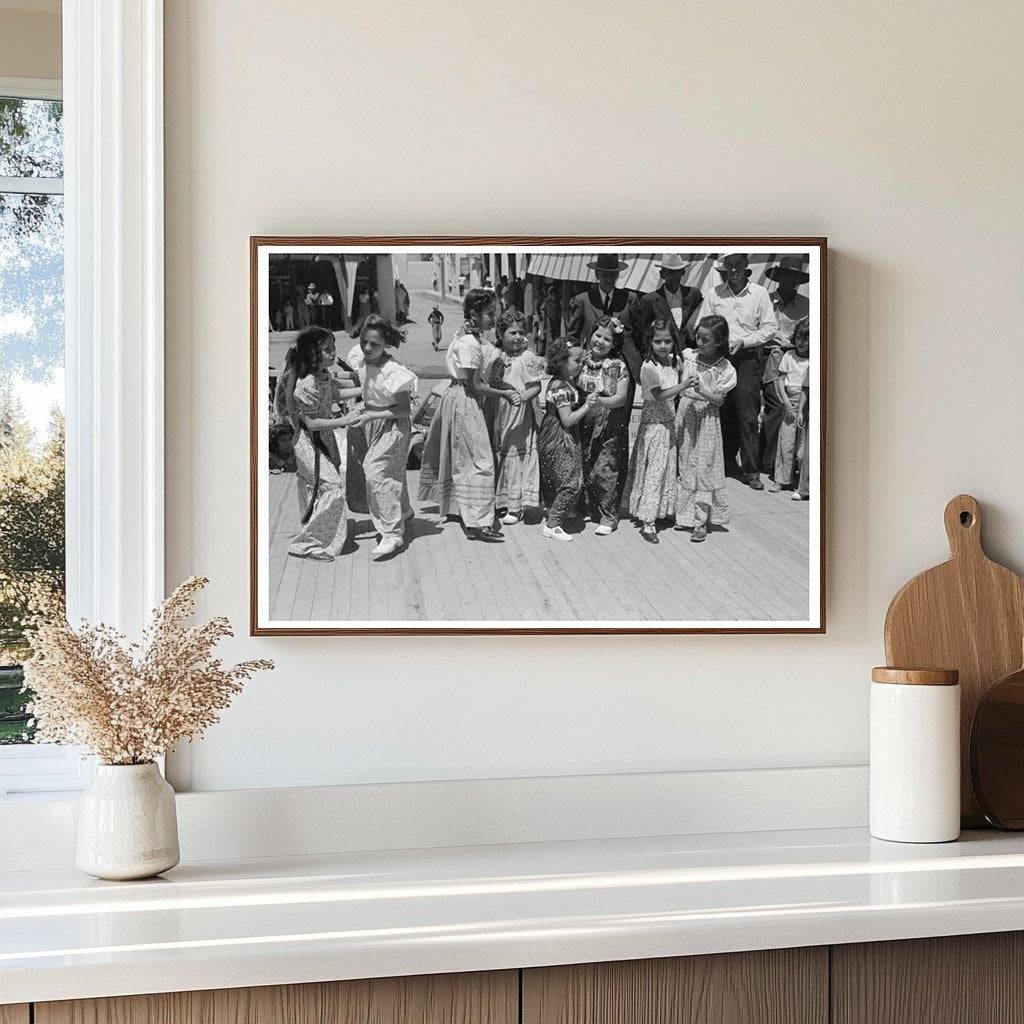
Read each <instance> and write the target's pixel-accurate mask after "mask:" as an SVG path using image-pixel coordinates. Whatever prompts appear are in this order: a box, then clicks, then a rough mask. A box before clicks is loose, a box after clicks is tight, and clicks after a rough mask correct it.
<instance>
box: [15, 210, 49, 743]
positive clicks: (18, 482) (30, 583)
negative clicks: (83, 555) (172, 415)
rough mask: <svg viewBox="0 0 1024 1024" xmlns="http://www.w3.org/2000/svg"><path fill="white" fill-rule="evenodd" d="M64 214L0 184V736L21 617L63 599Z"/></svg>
mask: <svg viewBox="0 0 1024 1024" xmlns="http://www.w3.org/2000/svg"><path fill="white" fill-rule="evenodd" d="M63 214H64V198H63V196H60V195H20V194H12V193H2V192H0V743H18V742H22V741H23V740H24V739H25V738H26V730H27V716H26V715H25V713H24V702H25V699H26V698H25V696H24V695H23V694H21V693H20V684H21V671H20V669H19V668H18V667H17V666H18V665H19V663H20V662H21V661H23V660H24V659H25V658H26V657H27V656H28V654H29V653H30V652H29V650H28V647H27V644H26V641H25V634H24V624H25V620H26V618H27V617H28V616H31V615H32V614H34V613H37V612H40V611H45V610H49V609H54V608H57V609H62V607H63V597H64V418H63V411H64V325H63V320H64V225H63V219H64V217H63Z"/></svg>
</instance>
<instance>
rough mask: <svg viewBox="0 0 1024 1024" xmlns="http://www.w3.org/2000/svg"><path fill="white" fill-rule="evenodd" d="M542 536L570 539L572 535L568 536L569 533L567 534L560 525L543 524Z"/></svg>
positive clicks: (553, 538) (554, 538) (552, 538)
mask: <svg viewBox="0 0 1024 1024" xmlns="http://www.w3.org/2000/svg"><path fill="white" fill-rule="evenodd" d="M544 536H545V537H547V539H548V540H572V537H570V536H569V534H567V533H566V532H565V530H563V529H562V528H561V527H560V526H545V527H544Z"/></svg>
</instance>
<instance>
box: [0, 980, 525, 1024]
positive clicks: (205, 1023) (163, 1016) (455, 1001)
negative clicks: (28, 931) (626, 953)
mask: <svg viewBox="0 0 1024 1024" xmlns="http://www.w3.org/2000/svg"><path fill="white" fill-rule="evenodd" d="M518 997H519V993H518V977H517V973H516V972H515V971H494V972H488V973H475V974H443V975H425V976H423V977H414V978H374V979H371V980H368V981H338V982H329V983H324V984H315V985H275V986H270V987H267V988H239V989H221V990H217V991H210V992H173V993H166V994H163V995H151V996H121V997H118V998H114V999H84V1000H79V1001H68V1002H57V1003H38V1004H36V1013H35V1024H516V1021H517V1020H518ZM3 1024H6V1022H3ZM18 1024H21V1022H20V1021H19V1022H18Z"/></svg>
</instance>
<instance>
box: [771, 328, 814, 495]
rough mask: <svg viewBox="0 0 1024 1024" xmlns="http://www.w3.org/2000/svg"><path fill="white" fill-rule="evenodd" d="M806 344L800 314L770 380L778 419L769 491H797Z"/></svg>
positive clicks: (808, 339)
mask: <svg viewBox="0 0 1024 1024" xmlns="http://www.w3.org/2000/svg"><path fill="white" fill-rule="evenodd" d="M810 343H811V337H810V328H809V321H808V319H807V317H802V318H801V319H800V320H798V321H797V322H796V326H795V327H794V328H793V347H792V349H789V350H788V351H786V352H785V353H784V354H783V356H782V360H781V361H780V363H779V375H778V377H776V378H775V380H774V381H773V386H774V387H775V394H776V396H777V397H778V400H779V405H780V406H781V407H782V422H781V424H780V425H779V440H778V444H777V446H776V449H775V471H774V472H773V473H772V479H771V480H770V481H769V483H768V490H770V491H779V490H781V489H782V488H783V487H793V488H794V490H797V491H798V490H799V486H800V484H799V478H800V451H799V442H800V439H801V426H802V420H803V413H804V403H803V394H804V380H805V379H806V377H807V367H808V365H809V360H808V356H809V353H810Z"/></svg>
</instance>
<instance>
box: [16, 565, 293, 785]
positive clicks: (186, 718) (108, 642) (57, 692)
mask: <svg viewBox="0 0 1024 1024" xmlns="http://www.w3.org/2000/svg"><path fill="white" fill-rule="evenodd" d="M208 582H209V580H207V579H203V578H200V577H195V576H193V577H192V578H191V579H188V580H186V581H185V582H184V583H182V584H181V586H179V587H178V589H177V590H175V591H174V593H173V594H171V596H170V597H169V598H167V600H166V601H164V602H163V604H162V605H161V606H160V607H159V608H157V609H156V610H155V611H154V612H153V618H152V620H151V622H150V624H149V626H148V627H147V628H146V629H145V630H144V631H143V634H142V640H141V642H139V643H134V644H128V643H127V641H126V638H125V637H124V635H123V634H122V633H119V632H118V631H117V630H115V629H111V628H110V627H108V626H104V625H102V624H101V625H99V626H93V625H90V624H88V623H85V622H83V623H82V625H81V626H80V627H79V628H78V629H77V630H75V629H72V627H71V626H70V625H69V624H68V623H67V622H66V621H65V620H63V619H58V620H51V621H44V622H41V623H40V624H38V625H36V626H35V627H34V629H33V633H32V649H33V655H32V657H31V658H29V660H28V661H26V662H25V689H26V690H29V691H31V693H32V694H33V698H32V701H31V703H30V704H29V710H30V712H31V713H32V714H33V715H34V716H35V719H36V733H35V739H36V742H37V743H61V744H67V745H71V746H81V747H86V748H88V749H89V750H91V751H92V752H93V753H95V754H96V756H97V757H98V758H99V759H100V761H101V762H103V763H104V764H117V765H125V764H145V763H147V762H149V761H152V760H154V759H155V758H156V757H158V756H159V755H160V754H163V753H166V752H167V751H168V750H170V749H171V748H172V747H174V745H175V744H177V743H179V742H181V741H183V740H187V739H192V738H194V737H196V736H199V735H201V734H202V733H203V732H205V730H206V729H208V728H209V727H210V726H211V725H214V724H216V723H217V722H218V721H219V720H220V713H221V712H222V711H224V709H225V708H227V706H228V705H229V704H230V703H231V698H232V697H233V696H234V695H235V694H236V693H238V692H239V691H240V690H241V689H242V684H243V683H244V682H245V681H246V680H247V679H248V678H249V677H250V676H252V675H253V673H255V672H259V671H263V670H269V669H272V668H273V667H274V663H273V662H272V661H265V660H257V661H243V662H241V663H240V664H238V665H235V666H234V667H232V668H225V667H224V665H223V664H222V662H221V660H220V659H219V658H216V657H214V654H213V649H214V647H216V645H217V644H218V643H219V642H220V641H221V640H223V639H224V638H225V637H230V636H231V635H232V630H231V624H230V623H229V622H228V620H227V619H226V618H223V617H218V618H215V619H212V620H211V621H210V622H207V623H206V624H205V625H202V626H190V625H189V620H190V619H191V618H192V616H193V614H194V613H195V608H196V596H197V595H198V594H199V592H200V591H201V590H202V589H203V587H205V586H206V584H207V583H208Z"/></svg>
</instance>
